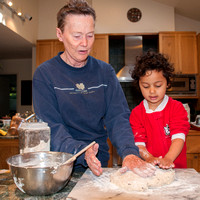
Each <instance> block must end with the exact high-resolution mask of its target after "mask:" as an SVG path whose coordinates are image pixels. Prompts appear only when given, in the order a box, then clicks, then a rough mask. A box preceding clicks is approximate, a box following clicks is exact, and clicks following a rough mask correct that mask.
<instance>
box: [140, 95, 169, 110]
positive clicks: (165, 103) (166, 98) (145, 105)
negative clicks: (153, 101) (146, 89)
mask: <svg viewBox="0 0 200 200" xmlns="http://www.w3.org/2000/svg"><path fill="white" fill-rule="evenodd" d="M168 100H169V97H168V96H167V95H165V96H164V98H163V100H162V102H161V103H160V105H159V106H158V107H157V108H156V109H155V110H152V109H150V108H149V105H148V102H147V100H146V99H144V100H143V105H144V108H145V110H146V113H153V112H159V111H162V110H163V109H164V108H165V106H166V105H167V103H168Z"/></svg>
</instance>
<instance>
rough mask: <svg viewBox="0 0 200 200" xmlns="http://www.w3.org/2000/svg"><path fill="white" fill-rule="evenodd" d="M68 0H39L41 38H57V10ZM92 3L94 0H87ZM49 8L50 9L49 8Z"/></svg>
mask: <svg viewBox="0 0 200 200" xmlns="http://www.w3.org/2000/svg"><path fill="white" fill-rule="evenodd" d="M66 2H67V1H66V0H39V16H38V17H39V19H40V20H39V23H38V40H39V39H56V38H57V37H56V26H57V19H56V15H57V12H58V11H59V10H60V8H62V7H63V6H64V5H65V4H66ZM87 2H88V3H89V4H90V5H91V4H92V0H87ZM47 8H48V9H47Z"/></svg>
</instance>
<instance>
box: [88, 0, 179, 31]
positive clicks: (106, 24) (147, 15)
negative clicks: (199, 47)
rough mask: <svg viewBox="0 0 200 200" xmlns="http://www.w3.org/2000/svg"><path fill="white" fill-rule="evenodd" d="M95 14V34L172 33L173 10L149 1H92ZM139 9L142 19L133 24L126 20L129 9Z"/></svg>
mask: <svg viewBox="0 0 200 200" xmlns="http://www.w3.org/2000/svg"><path fill="white" fill-rule="evenodd" d="M92 5H93V7H94V8H95V10H96V13H97V23H96V32H97V33H142V32H159V31H174V29H175V26H174V9H173V8H172V7H170V6H166V5H163V4H160V3H157V2H154V1H151V0H126V1H124V0H109V1H107V0H101V1H99V0H93V1H92ZM134 7H136V8H139V9H140V10H141V11H142V18H141V20H140V21H139V22H137V23H133V22H130V21H129V20H128V19H127V17H126V16H127V11H128V10H129V9H130V8H134Z"/></svg>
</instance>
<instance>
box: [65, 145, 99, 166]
mask: <svg viewBox="0 0 200 200" xmlns="http://www.w3.org/2000/svg"><path fill="white" fill-rule="evenodd" d="M95 143H96V142H95V141H93V142H92V143H90V144H89V145H87V146H86V147H85V148H83V149H82V150H81V151H79V152H78V153H77V154H75V155H74V156H72V157H71V158H70V159H69V160H67V161H66V162H64V163H63V165H64V164H69V163H71V162H74V161H75V160H76V158H77V157H78V156H80V155H81V154H82V153H84V152H85V151H86V150H87V149H89V148H90V147H91V146H93V145H94V144H95Z"/></svg>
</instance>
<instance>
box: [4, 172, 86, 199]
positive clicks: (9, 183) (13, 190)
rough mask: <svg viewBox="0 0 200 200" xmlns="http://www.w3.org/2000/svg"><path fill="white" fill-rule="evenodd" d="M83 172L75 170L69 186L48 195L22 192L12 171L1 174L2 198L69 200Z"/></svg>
mask: <svg viewBox="0 0 200 200" xmlns="http://www.w3.org/2000/svg"><path fill="white" fill-rule="evenodd" d="M82 175H83V172H74V173H72V177H71V179H70V181H69V182H68V184H67V186H66V187H65V188H64V189H62V190H61V191H60V192H57V193H55V194H52V195H48V196H30V195H27V194H25V193H23V192H21V191H20V190H19V189H18V188H17V186H16V185H15V183H14V181H13V178H12V176H11V174H10V173H4V174H0V199H2V200H3V199H5V200H10V199H12V200H13V199H14V200H22V199H26V200H54V199H56V200H57V199H58V200H67V199H66V198H67V196H68V194H69V193H70V192H71V190H72V189H73V188H74V186H75V185H76V183H77V182H78V180H79V179H80V177H81V176H82Z"/></svg>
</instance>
